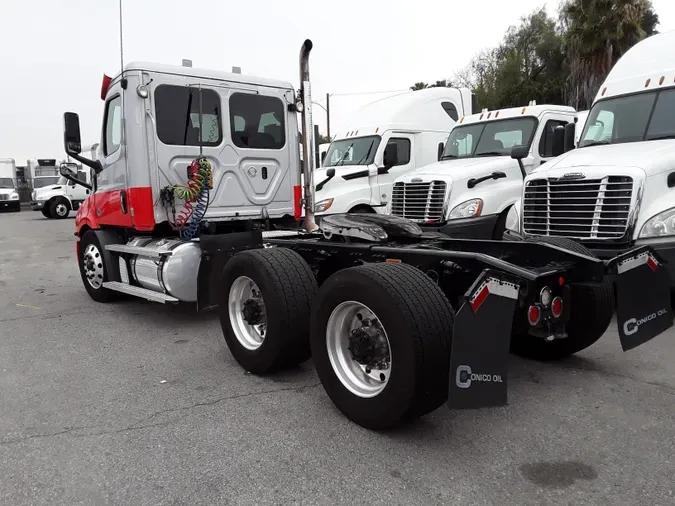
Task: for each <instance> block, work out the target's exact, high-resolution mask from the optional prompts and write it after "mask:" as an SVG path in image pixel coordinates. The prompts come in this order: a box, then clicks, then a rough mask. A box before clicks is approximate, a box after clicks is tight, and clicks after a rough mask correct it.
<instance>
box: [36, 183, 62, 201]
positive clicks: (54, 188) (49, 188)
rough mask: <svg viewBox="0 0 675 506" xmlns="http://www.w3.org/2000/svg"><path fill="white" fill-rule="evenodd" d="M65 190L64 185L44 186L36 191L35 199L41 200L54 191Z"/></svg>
mask: <svg viewBox="0 0 675 506" xmlns="http://www.w3.org/2000/svg"><path fill="white" fill-rule="evenodd" d="M59 190H63V185H61V184H50V185H49V186H43V187H42V188H38V189H36V190H35V198H36V199H37V198H39V197H41V196H43V195H47V194H49V193H52V192H54V191H59Z"/></svg>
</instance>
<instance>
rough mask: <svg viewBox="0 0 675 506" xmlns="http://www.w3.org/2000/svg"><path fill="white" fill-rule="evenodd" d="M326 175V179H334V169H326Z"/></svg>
mask: <svg viewBox="0 0 675 506" xmlns="http://www.w3.org/2000/svg"><path fill="white" fill-rule="evenodd" d="M326 175H327V176H328V177H335V169H334V168H333V167H331V168H330V169H328V170H327V171H326Z"/></svg>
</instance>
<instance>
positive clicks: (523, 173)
mask: <svg viewBox="0 0 675 506" xmlns="http://www.w3.org/2000/svg"><path fill="white" fill-rule="evenodd" d="M518 167H520V173H521V174H522V176H523V180H525V178H526V177H527V172H525V166H524V165H523V160H522V159H521V158H518Z"/></svg>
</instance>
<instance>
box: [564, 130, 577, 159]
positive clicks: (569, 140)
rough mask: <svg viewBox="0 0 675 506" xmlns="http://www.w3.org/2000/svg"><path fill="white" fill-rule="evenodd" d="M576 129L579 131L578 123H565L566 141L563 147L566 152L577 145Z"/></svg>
mask: <svg viewBox="0 0 675 506" xmlns="http://www.w3.org/2000/svg"><path fill="white" fill-rule="evenodd" d="M576 131H577V125H576V123H568V124H567V125H565V131H564V136H565V141H564V147H563V149H564V152H565V153H567V152H568V151H571V150H573V149H574V148H575V147H576V146H575V143H574V137H575V134H576Z"/></svg>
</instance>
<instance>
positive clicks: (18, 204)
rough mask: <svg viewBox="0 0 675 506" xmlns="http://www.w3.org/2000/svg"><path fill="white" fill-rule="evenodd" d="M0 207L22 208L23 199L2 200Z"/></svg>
mask: <svg viewBox="0 0 675 506" xmlns="http://www.w3.org/2000/svg"><path fill="white" fill-rule="evenodd" d="M0 209H21V201H19V200H0Z"/></svg>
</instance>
